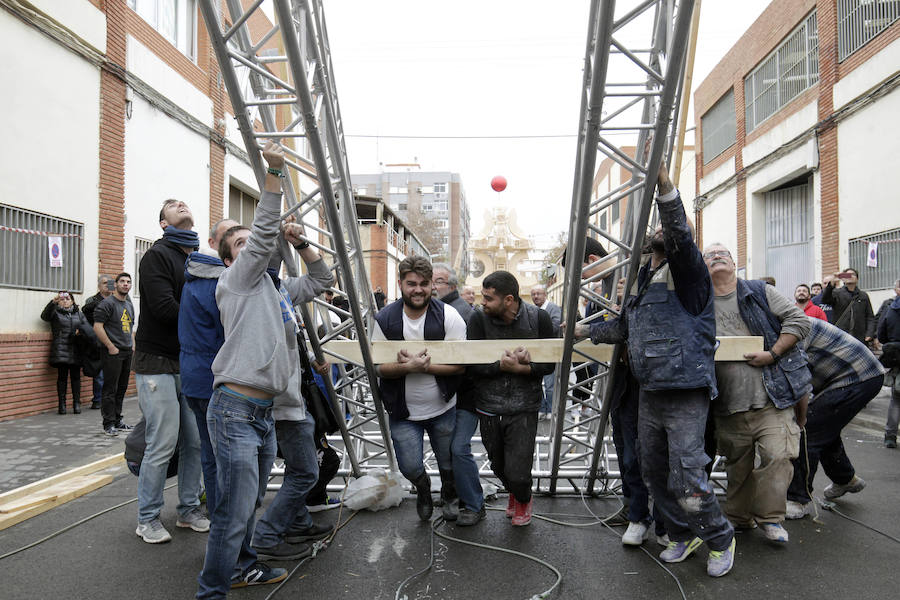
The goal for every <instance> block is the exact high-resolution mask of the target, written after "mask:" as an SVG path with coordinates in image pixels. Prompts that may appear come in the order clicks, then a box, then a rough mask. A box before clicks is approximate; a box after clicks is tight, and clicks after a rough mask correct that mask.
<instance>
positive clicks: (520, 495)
mask: <svg viewBox="0 0 900 600" xmlns="http://www.w3.org/2000/svg"><path fill="white" fill-rule="evenodd" d="M481 286H482V287H481V297H482V300H481V306H482V309H483V310H482V311H475V313H474V314H473V315H472V319H471V320H470V321H469V332H468V336H467V337H468V339H470V340H502V339H508V340H517V339H524V338H552V337H554V335H553V321H552V320H551V319H550V315H549V314H548V313H547V311H545V310H541V309H540V308H538V307H537V306H535V305H533V304H528V303H527V302H522V299H521V298H520V297H519V282H518V281H516V278H515V276H514V275H513V274H512V273H509V272H507V271H494V272H493V273H491V274H490V275H488V276H487V277H485V278H484V281H483V282H482V284H481ZM554 367H555V365H554V364H553V363H533V362H531V355H530V353H529V352H528V351H527V350H525V348H522V347H519V348H515V349H511V350H506V351H504V352H503V355H502V356H501V357H500V360H498V361H496V362H493V363H491V364H486V365H470V366H469V369H468V371H467V372H468V374H469V375H471V376H472V378H473V380H474V384H475V395H476V396H475V401H476V406H477V408H478V418H479V421H480V423H481V441H482V443H483V444H484V447H485V448H486V449H487V453H488V457H489V458H490V459H491V470H492V471H493V472H494V475H496V476H497V477H498V478H499V479H500V481H501V482H503V486H504V487H505V488H506V489H507V490H508V491H509V504H508V505H507V507H506V516H507V517H509V518H511V519H512V524H513V525H516V526H521V525H528V524H529V523H530V522H531V513H532V503H533V498H532V497H531V465H532V462H533V460H534V438H535V435H536V434H537V421H538V409H540V407H541V401H542V400H543V398H544V389H543V379H544V375H547V374H549V373H552V372H553V368H554Z"/></svg>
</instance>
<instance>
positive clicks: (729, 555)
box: [706, 538, 735, 577]
mask: <svg viewBox="0 0 900 600" xmlns="http://www.w3.org/2000/svg"><path fill="white" fill-rule="evenodd" d="M734 546H735V543H734V538H731V544H730V545H729V546H728V548H727V549H726V550H722V551H717V550H710V551H709V560H707V561H706V573H707V575H709V576H710V577H721V576H722V575H725V574H726V573H728V571H730V570H731V567H732V566H734Z"/></svg>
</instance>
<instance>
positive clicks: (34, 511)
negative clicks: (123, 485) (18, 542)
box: [0, 474, 113, 530]
mask: <svg viewBox="0 0 900 600" xmlns="http://www.w3.org/2000/svg"><path fill="white" fill-rule="evenodd" d="M112 480H113V478H112V475H109V474H106V475H81V476H78V477H75V478H72V479H69V480H67V481H63V482H59V483H57V484H56V485H55V486H52V487H51V488H48V489H45V490H44V491H42V492H40V494H39V496H41V497H45V498H46V497H47V495H48V494H49V495H50V496H52V499H51V498H47V499H46V500H45V501H42V502H40V503H39V504H37V505H32V506H29V507H27V508H23V509H21V510H18V511H15V512H11V513H9V514H2V515H0V530H3V529H6V528H7V527H12V526H13V525H15V524H16V523H21V522H22V521H24V520H26V519H30V518H31V517H34V516H36V515H39V514H41V513H43V512H47V511H48V510H50V509H51V508H55V507H57V506H59V505H60V504H65V503H66V502H69V501H70V500H74V499H75V498H78V497H80V496H84V495H85V494H87V493H90V492H92V491H94V490H96V489H97V488H101V487H103V486H104V485H107V484H108V483H111V482H112ZM23 503H26V504H27V502H25V501H23Z"/></svg>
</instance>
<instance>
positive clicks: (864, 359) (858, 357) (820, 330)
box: [798, 317, 884, 395]
mask: <svg viewBox="0 0 900 600" xmlns="http://www.w3.org/2000/svg"><path fill="white" fill-rule="evenodd" d="M810 321H811V322H812V330H811V331H810V332H809V335H808V336H807V337H806V338H805V339H803V340H801V341H800V342H799V344H798V345H799V346H800V347H802V348H803V349H804V350H805V351H806V353H807V355H808V356H809V370H810V371H811V372H812V385H813V394H815V395H818V394H821V393H822V392H824V391H826V390H832V389H837V388H842V387H846V386H848V385H853V384H855V383H859V382H861V381H866V380H868V379H872V378H873V377H878V376H881V375H884V367H882V366H881V363H880V362H878V359H877V358H875V355H874V354H872V352H870V351H869V349H868V347H866V345H865V344H863V343H862V342H860V341H859V340H857V339H856V338H855V337H853V336H852V335H850V334H848V333H846V332H845V331H843V330H841V329H838V328H837V327H835V326H834V325H832V324H830V323H827V322H825V321H822V320H821V319H815V318H811V317H810Z"/></svg>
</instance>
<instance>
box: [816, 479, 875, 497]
mask: <svg viewBox="0 0 900 600" xmlns="http://www.w3.org/2000/svg"><path fill="white" fill-rule="evenodd" d="M864 487H866V480H865V479H863V478H862V477H858V476H857V475H854V476H853V479H851V480H850V481H848V482H847V483H844V484H841V483H830V484H828V485H827V486H826V487H825V489H824V490H823V491H822V493H823V494H824V495H825V497H826V498H828V499H829V500H834V499H835V498H840V497H841V496H843V495H844V494H846V493H847V492H850V493H851V494H857V493H859V492H861V491H862V490H863V488H864Z"/></svg>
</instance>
